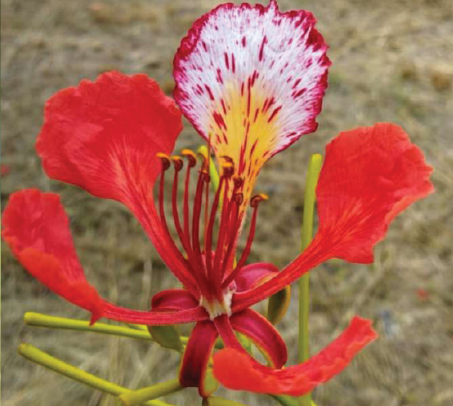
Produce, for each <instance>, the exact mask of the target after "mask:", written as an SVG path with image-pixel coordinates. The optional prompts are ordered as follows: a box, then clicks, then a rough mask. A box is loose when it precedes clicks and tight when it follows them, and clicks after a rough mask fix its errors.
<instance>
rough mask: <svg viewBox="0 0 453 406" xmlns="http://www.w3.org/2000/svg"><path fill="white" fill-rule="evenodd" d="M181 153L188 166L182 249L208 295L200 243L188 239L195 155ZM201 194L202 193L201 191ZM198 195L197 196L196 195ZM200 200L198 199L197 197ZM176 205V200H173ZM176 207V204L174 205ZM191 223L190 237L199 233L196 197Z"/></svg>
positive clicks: (185, 151) (192, 153)
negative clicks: (191, 183)
mask: <svg viewBox="0 0 453 406" xmlns="http://www.w3.org/2000/svg"><path fill="white" fill-rule="evenodd" d="M181 154H182V155H183V156H184V157H186V158H187V159H188V166H187V173H186V181H185V189H184V209H183V210H184V231H183V241H184V244H185V247H184V249H185V250H186V253H187V257H188V261H189V263H190V265H191V267H192V270H193V272H194V273H195V278H196V280H197V281H198V283H199V287H200V290H201V291H202V292H203V295H204V296H206V295H209V291H210V289H209V287H208V281H207V278H206V275H205V274H204V266H203V262H202V258H201V250H200V248H199V247H200V243H199V238H193V239H192V242H191V241H190V215H189V187H190V172H191V168H193V167H194V166H195V165H196V164H197V157H196V155H195V153H194V152H193V151H191V150H188V149H184V150H183V151H182V152H181ZM202 178H203V174H202V173H200V177H199V179H198V185H197V192H196V197H197V196H198V194H199V187H200V186H199V185H200V181H201V180H202ZM201 189H202V185H201ZM201 194H202V193H201ZM198 197H199V196H198ZM199 200H200V199H199ZM198 205H199V206H200V207H199V209H200V211H201V201H200V202H199V203H198ZM175 206H176V201H175ZM176 207H177V206H176ZM193 211H194V213H193V216H192V217H193V223H192V237H193V236H194V235H197V236H198V234H199V215H198V220H197V218H196V217H197V216H196V211H197V198H196V199H195V202H194V207H193ZM197 246H198V251H199V252H200V254H199V255H198V254H197V252H196V248H197Z"/></svg>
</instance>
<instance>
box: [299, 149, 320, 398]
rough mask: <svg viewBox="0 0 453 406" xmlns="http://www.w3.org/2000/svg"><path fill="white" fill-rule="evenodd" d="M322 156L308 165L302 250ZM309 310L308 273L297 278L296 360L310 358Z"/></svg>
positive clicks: (310, 228)
mask: <svg viewBox="0 0 453 406" xmlns="http://www.w3.org/2000/svg"><path fill="white" fill-rule="evenodd" d="M321 165H322V156H321V155H319V154H314V155H312V156H311V158H310V163H309V165H308V173H307V181H306V183H305V194H304V216H303V223H302V247H301V250H302V251H304V250H305V249H306V248H307V247H308V246H309V245H310V243H311V241H312V239H313V218H314V211H315V200H316V185H317V183H318V178H319V173H320V172H321ZM309 312H310V273H309V272H307V273H306V274H305V275H302V277H301V278H300V279H299V343H298V347H299V353H298V357H297V360H298V361H299V362H305V361H307V360H308V358H310V351H309V332H308V318H309ZM300 404H301V406H310V405H311V394H310V393H308V394H307V395H305V396H303V397H301V398H300Z"/></svg>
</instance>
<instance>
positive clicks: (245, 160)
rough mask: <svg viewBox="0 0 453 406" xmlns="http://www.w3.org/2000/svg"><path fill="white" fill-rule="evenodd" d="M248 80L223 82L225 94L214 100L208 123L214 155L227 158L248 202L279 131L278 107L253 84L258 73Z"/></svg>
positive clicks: (271, 151) (274, 145)
mask: <svg viewBox="0 0 453 406" xmlns="http://www.w3.org/2000/svg"><path fill="white" fill-rule="evenodd" d="M255 75H256V77H255V76H254V75H252V77H251V78H250V79H249V80H248V82H247V83H242V84H241V85H240V86H238V84H237V83H234V82H233V83H230V84H225V93H224V97H222V98H221V99H220V102H218V103H216V109H215V110H214V111H213V113H212V116H211V121H210V123H209V125H208V128H209V130H210V132H209V137H210V139H211V143H212V146H213V148H214V151H215V154H216V156H217V158H218V159H219V160H220V159H222V157H225V156H226V157H229V158H231V159H232V161H233V164H234V173H235V175H237V176H240V177H241V178H243V180H244V186H243V189H242V192H243V193H244V202H248V201H249V198H250V195H251V193H252V189H253V186H254V183H255V179H256V176H257V175H258V173H259V171H260V169H261V167H262V166H263V164H264V163H265V162H266V161H267V160H268V159H269V158H270V157H271V156H272V153H273V151H274V150H275V148H276V144H277V141H278V134H279V125H278V115H279V111H280V109H281V106H279V105H276V103H275V99H274V98H273V97H272V95H269V94H264V93H263V92H262V91H261V92H260V89H259V88H257V87H256V86H255V80H256V78H257V77H258V75H259V74H258V73H256V74H255Z"/></svg>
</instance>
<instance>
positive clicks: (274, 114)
mask: <svg viewBox="0 0 453 406" xmlns="http://www.w3.org/2000/svg"><path fill="white" fill-rule="evenodd" d="M281 108H282V106H279V107H277V108H276V109H275V110H274V111H273V112H272V114H271V116H270V117H269V119H268V120H267V122H268V123H270V122H271V121H272V120H273V119H274V117H275V116H276V115H277V114H278V112H279V111H280V110H281Z"/></svg>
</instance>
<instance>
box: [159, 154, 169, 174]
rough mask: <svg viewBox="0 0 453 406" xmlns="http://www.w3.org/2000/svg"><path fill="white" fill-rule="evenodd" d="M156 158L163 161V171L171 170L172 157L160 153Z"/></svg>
mask: <svg viewBox="0 0 453 406" xmlns="http://www.w3.org/2000/svg"><path fill="white" fill-rule="evenodd" d="M156 156H157V157H158V158H159V159H160V160H161V161H162V169H163V170H164V171H166V170H167V169H168V168H170V162H171V161H170V156H169V155H167V154H164V153H162V152H158V153H157V154H156Z"/></svg>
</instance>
